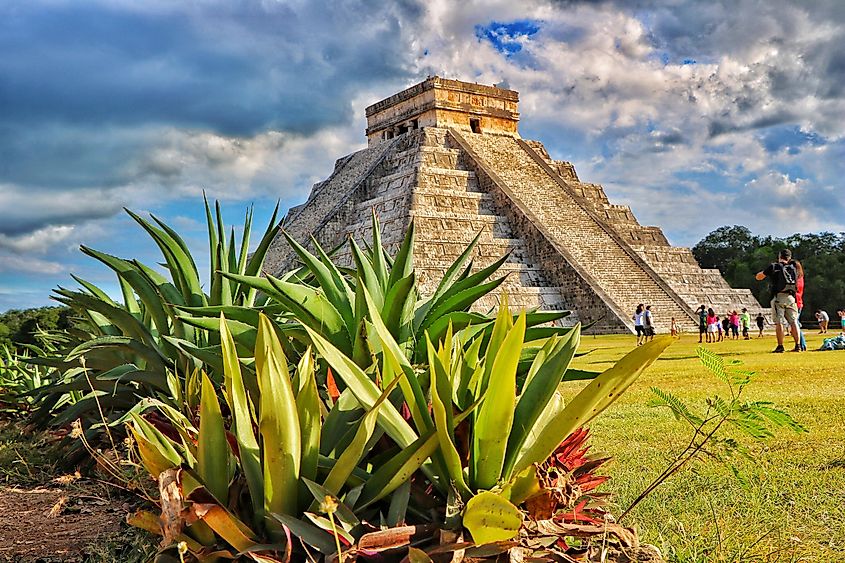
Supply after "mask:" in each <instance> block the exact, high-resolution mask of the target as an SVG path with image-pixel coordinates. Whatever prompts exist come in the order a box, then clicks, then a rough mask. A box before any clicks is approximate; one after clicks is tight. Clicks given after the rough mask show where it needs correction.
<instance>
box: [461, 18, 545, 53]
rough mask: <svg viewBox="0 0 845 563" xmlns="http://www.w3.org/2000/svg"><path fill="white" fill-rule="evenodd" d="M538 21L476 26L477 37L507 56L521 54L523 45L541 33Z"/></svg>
mask: <svg viewBox="0 0 845 563" xmlns="http://www.w3.org/2000/svg"><path fill="white" fill-rule="evenodd" d="M540 23H541V22H540V21H538V20H530V19H524V20H515V21H512V22H497V21H491V22H490V23H489V24H487V25H476V26H475V36H476V37H477V38H478V39H479V40H486V41H489V42H490V44H491V45H493V47H494V48H495V49H496V50H497V51H499V52H500V53H503V54H505V55H506V56H511V55H514V54H516V53H519V52H520V51H521V50H522V44H523V42H524V41H525V40H526V39H530V38H531V37H533V36H534V35H536V34H537V33H538V32H539V31H540Z"/></svg>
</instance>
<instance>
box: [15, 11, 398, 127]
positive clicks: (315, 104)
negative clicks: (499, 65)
mask: <svg viewBox="0 0 845 563" xmlns="http://www.w3.org/2000/svg"><path fill="white" fill-rule="evenodd" d="M139 6H140V5H139ZM402 15H403V14H402V8H401V7H392V8H378V7H377V6H376V5H374V4H372V3H365V2H348V3H342V4H336V3H333V2H325V3H324V2H307V3H304V4H303V5H302V6H301V7H300V8H297V9H293V8H291V7H289V6H286V5H283V4H279V3H269V2H268V3H262V4H259V3H254V2H236V3H226V2H221V3H219V4H216V5H215V4H195V5H182V7H181V8H172V9H171V8H168V7H162V8H161V9H157V8H142V7H138V8H127V7H125V6H123V7H116V6H110V5H97V4H82V3H72V4H66V5H54V4H51V5H50V6H49V7H45V6H43V5H39V3H36V2H33V3H26V4H17V5H15V4H12V5H5V7H3V8H0V52H2V53H3V54H4V56H3V57H2V58H0V115H3V116H4V117H3V118H2V119H3V121H4V122H5V123H6V124H9V123H24V124H26V125H27V126H32V125H34V124H38V123H55V122H62V123H72V124H73V123H76V124H79V123H84V124H87V125H90V124H91V123H92V122H96V123H102V124H121V125H126V124H150V123H157V122H158V123H167V124H169V125H176V126H187V127H207V128H211V129H213V130H214V131H217V132H220V133H224V134H229V135H232V134H237V135H249V134H254V133H256V132H258V131H261V130H265V129H268V128H270V129H280V130H287V131H298V132H309V131H313V130H315V129H318V128H320V127H323V126H326V125H328V124H334V123H338V122H339V121H342V120H344V119H348V118H349V111H350V108H349V105H348V104H346V103H343V101H344V100H343V97H344V95H350V94H351V93H353V92H355V90H356V85H359V84H360V83H361V82H364V81H372V80H379V79H382V78H385V77H395V76H397V75H401V74H402V73H403V72H404V69H403V54H404V53H405V52H406V49H405V47H406V46H405V45H403V42H402V37H401V36H400V31H401V30H400V25H399V19H398V18H399V17H402ZM365 71H366V72H365Z"/></svg>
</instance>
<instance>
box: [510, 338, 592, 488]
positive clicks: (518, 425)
mask: <svg viewBox="0 0 845 563" xmlns="http://www.w3.org/2000/svg"><path fill="white" fill-rule="evenodd" d="M580 335H581V333H580V331H579V330H574V331H572V332H569V333H568V334H567V335H566V336H564V337H563V338H561V339H560V340H559V341H556V342H554V344H553V345H554V348H553V349H552V350H551V353H550V354H549V357H548V358H546V359H545V361H543V362H542V365H541V366H540V367H539V368H538V369H537V370H536V372H534V376H533V377H529V378H528V379H527V380H526V383H525V389H524V391H523V393H522V394H521V395H520V396H519V402H518V403H517V405H516V410H515V412H514V420H513V427H512V428H511V432H510V436H509V437H508V445H507V455H506V457H505V464H504V468H503V471H502V477H503V478H504V479H510V477H511V470H512V469H513V466H514V463H516V457H517V455H518V454H519V452H520V450H521V449H522V445H523V444H524V443H525V440H526V439H527V438H528V434H529V432H530V431H531V429H532V428H533V427H534V425H535V424H536V422H537V420H538V419H539V418H540V414H541V413H542V411H543V409H544V407H545V406H546V404H548V402H549V401H550V400H551V398H552V396H553V395H554V392H555V391H556V390H557V388H558V385H560V382H561V377H562V376H563V374H564V373H565V372H566V368H567V366H569V362H571V361H572V357H573V356H574V355H575V350H577V349H578V344H579V343H580V340H581V339H580Z"/></svg>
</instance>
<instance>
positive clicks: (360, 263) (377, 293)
mask: <svg viewBox="0 0 845 563" xmlns="http://www.w3.org/2000/svg"><path fill="white" fill-rule="evenodd" d="M349 245H350V247H351V248H352V258H354V260H355V268H356V274H357V275H358V279H359V281H358V283H359V284H361V283H363V284H364V286H365V287H366V288H367V290H368V291H369V292H370V295H371V296H372V297H373V299H374V300H375V301H376V303H377V304H378V305H379V308H381V307H383V306H384V290H383V289H382V286H381V283H380V282H379V279H378V276H377V275H376V272H375V270H374V269H373V263H372V262H371V261H370V258H369V257H368V256H367V255H366V254H364V252H363V251H362V250H361V247H359V246H358V243H357V242H355V239H354V238H351V239H349Z"/></svg>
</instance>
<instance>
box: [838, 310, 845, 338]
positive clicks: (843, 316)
mask: <svg viewBox="0 0 845 563" xmlns="http://www.w3.org/2000/svg"><path fill="white" fill-rule="evenodd" d="M837 313H838V314H839V322H840V324H841V325H842V334H845V309H842V310H841V311H837Z"/></svg>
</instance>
